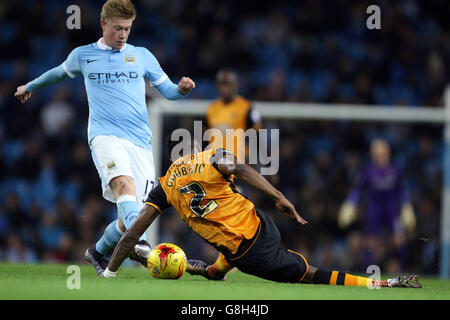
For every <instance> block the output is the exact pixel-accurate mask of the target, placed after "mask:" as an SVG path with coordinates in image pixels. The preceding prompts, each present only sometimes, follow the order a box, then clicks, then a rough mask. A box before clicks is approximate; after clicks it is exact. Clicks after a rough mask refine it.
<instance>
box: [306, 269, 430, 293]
mask: <svg viewBox="0 0 450 320" xmlns="http://www.w3.org/2000/svg"><path fill="white" fill-rule="evenodd" d="M301 282H303V283H313V284H329V285H343V286H359V287H368V288H373V287H390V288H394V287H402V288H421V287H422V285H421V283H420V281H419V278H418V277H417V276H415V275H412V276H408V277H406V276H398V277H395V278H392V279H387V280H376V279H371V278H366V277H360V276H355V275H351V274H349V273H346V272H341V271H327V270H323V269H318V268H316V267H313V266H309V268H308V271H307V272H306V275H305V277H304V279H303V280H302V281H301Z"/></svg>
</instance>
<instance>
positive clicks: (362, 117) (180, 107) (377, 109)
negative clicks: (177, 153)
mask: <svg viewBox="0 0 450 320" xmlns="http://www.w3.org/2000/svg"><path fill="white" fill-rule="evenodd" d="M211 102H212V101H210V100H195V99H188V100H182V101H169V100H166V99H160V98H156V99H154V100H151V101H150V102H149V105H148V110H149V118H150V124H151V127H152V134H153V139H152V147H153V155H154V162H155V173H156V177H159V176H160V175H161V173H162V172H161V161H162V157H161V153H162V151H163V141H164V137H163V136H162V135H163V118H164V116H165V115H174V116H204V115H205V112H206V109H207V107H208V105H209V104H210V103H211ZM253 106H254V108H255V109H257V110H258V111H259V112H260V113H261V117H262V118H263V119H264V118H270V119H290V120H347V121H366V122H390V123H392V122H394V123H433V124H442V125H443V128H444V129H443V142H444V158H443V170H442V172H443V186H442V187H443V188H442V190H443V191H442V205H441V208H442V209H441V221H440V226H441V230H440V231H441V237H440V277H441V278H443V279H448V278H449V277H450V85H449V86H447V88H446V90H445V92H444V108H436V107H426V106H410V107H408V106H402V107H398V106H373V105H357V104H351V105H350V104H323V103H293V102H261V101H256V102H253ZM151 228H152V229H151V230H155V231H156V230H158V221H155V223H154V225H152V227H151ZM157 237H158V235H157V232H153V231H151V232H150V233H149V239H150V240H151V241H152V240H153V242H152V243H155V244H156V243H157V241H158V238H157Z"/></svg>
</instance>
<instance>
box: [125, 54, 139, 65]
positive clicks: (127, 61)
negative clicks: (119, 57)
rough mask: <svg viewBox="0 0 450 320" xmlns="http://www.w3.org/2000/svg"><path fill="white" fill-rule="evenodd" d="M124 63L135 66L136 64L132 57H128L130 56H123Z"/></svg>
mask: <svg viewBox="0 0 450 320" xmlns="http://www.w3.org/2000/svg"><path fill="white" fill-rule="evenodd" d="M125 62H126V63H127V64H135V63H136V60H135V59H134V57H133V56H130V55H128V54H127V55H126V56H125Z"/></svg>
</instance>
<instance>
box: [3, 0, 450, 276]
mask: <svg viewBox="0 0 450 320" xmlns="http://www.w3.org/2000/svg"><path fill="white" fill-rule="evenodd" d="M376 3H378V4H379V5H380V8H381V29H380V30H369V29H367V27H366V19H367V17H368V14H366V8H367V7H368V6H369V5H370V4H373V3H372V2H370V3H369V2H368V1H350V0H337V1H318V0H306V1H294V0H292V1H275V2H272V1H270V2H269V1H263V0H261V1H258V2H251V1H236V0H229V1H208V0H198V1H194V0H189V1H186V0H153V1H137V0H135V1H134V4H135V6H136V8H137V11H138V16H137V19H136V21H135V23H134V24H133V28H132V32H131V35H130V40H129V42H130V43H132V44H134V45H142V46H145V47H147V48H148V49H149V50H151V51H152V52H153V53H154V54H155V56H156V57H157V58H158V60H159V62H160V63H161V65H162V67H163V69H164V70H165V71H166V73H167V74H169V75H170V77H171V78H172V81H174V82H177V81H178V80H179V78H180V77H181V76H183V75H188V76H189V77H191V78H192V79H194V80H195V82H196V88H195V90H194V91H193V92H192V94H191V96H190V98H193V99H194V98H195V99H213V98H216V97H217V91H216V88H215V83H214V78H215V74H216V72H217V70H219V69H220V68H223V67H231V68H232V69H234V70H235V71H236V72H237V73H238V75H239V93H240V94H242V95H243V96H245V97H246V98H248V99H250V100H252V101H291V102H324V103H347V104H370V105H373V107H374V108H376V105H388V106H392V107H396V106H411V107H415V106H428V107H442V103H443V101H442V97H443V92H444V88H445V85H446V84H447V83H448V82H449V79H450V72H449V61H450V59H449V57H450V28H449V24H450V22H449V20H448V17H447V13H448V12H450V10H449V9H450V8H449V3H448V2H446V1H437V0H428V1H416V0H399V1H391V2H389V1H376ZM71 4H76V5H78V6H79V7H80V9H81V21H82V22H81V29H80V30H69V29H67V27H66V19H67V17H68V16H69V15H68V14H66V8H67V7H68V6H69V5H71ZM102 4H103V2H102V1H98V2H90V1H77V0H74V1H57V0H45V1H39V0H17V1H9V2H2V3H0V30H1V33H2V41H1V42H0V119H1V120H0V260H4V261H13V262H20V261H22V262H36V261H61V262H63V261H81V260H82V256H83V253H84V250H85V249H86V248H87V246H88V245H90V244H92V243H93V242H94V241H95V240H96V239H98V237H99V235H100V234H101V232H102V231H103V228H104V227H105V226H106V224H107V223H108V222H109V221H111V220H113V219H114V217H115V216H116V214H117V212H116V207H115V206H114V205H113V204H110V203H109V202H107V201H106V200H104V199H103V198H102V197H101V186H100V179H99V177H98V173H97V171H96V169H95V167H94V165H93V163H92V161H91V157H90V155H89V153H90V149H89V147H88V143H87V134H86V131H87V118H88V112H89V111H88V105H87V100H86V95H85V91H84V85H83V79H82V77H81V76H79V77H77V79H75V80H72V79H68V80H66V81H65V82H64V83H62V84H60V85H57V86H52V87H49V88H45V89H42V90H40V91H39V92H36V93H33V96H32V98H31V100H30V101H29V102H27V103H26V104H25V105H22V104H20V103H19V102H18V101H17V100H15V99H14V97H13V94H14V91H15V88H16V87H17V86H18V85H21V84H24V83H26V82H28V81H31V80H32V79H34V78H35V77H37V76H39V75H40V74H41V73H43V72H45V71H46V70H48V69H50V68H52V67H54V66H57V65H59V64H61V63H62V62H63V61H64V60H65V59H66V57H67V55H68V54H69V52H70V51H71V50H72V49H73V48H74V47H76V46H79V45H84V44H88V43H92V42H95V41H97V40H98V38H100V37H101V29H100V25H99V13H100V8H101V5H102ZM150 93H151V91H149V96H148V99H149V106H150V108H151V100H152V96H151V94H150ZM191 120H193V119H191V118H184V119H178V118H167V117H166V118H165V132H166V134H168V133H169V132H170V130H172V129H175V128H177V127H182V126H186V125H189V123H192V122H190V121H191ZM263 124H264V126H265V127H268V128H280V130H281V138H280V168H281V169H280V171H279V175H278V176H271V177H268V179H269V180H270V181H271V182H272V183H274V184H275V185H276V186H277V187H278V188H279V189H280V190H282V191H283V192H284V193H285V194H286V195H287V196H288V198H289V199H291V200H292V201H293V202H294V203H295V204H296V206H297V208H298V210H299V212H301V213H302V214H303V215H304V217H305V219H307V220H308V221H310V225H309V226H308V227H304V228H302V227H299V226H297V225H295V224H294V223H292V222H291V221H290V220H289V219H288V218H286V217H284V216H280V215H278V214H277V213H276V212H275V210H274V206H273V203H271V202H270V201H268V200H267V199H265V198H264V197H263V196H262V195H261V194H258V193H257V192H254V191H252V190H247V189H246V188H245V187H244V191H245V192H246V193H247V194H248V196H249V197H250V199H252V200H254V201H255V203H256V204H257V205H258V206H259V207H261V208H262V209H263V210H265V211H267V212H269V213H271V215H272V217H273V218H274V219H275V220H276V222H277V223H278V225H279V228H280V231H281V233H282V237H283V240H284V242H283V243H284V244H285V245H286V246H288V247H290V248H296V249H299V250H302V251H303V253H304V254H305V255H306V256H308V257H309V259H310V263H311V264H314V265H318V266H324V267H326V266H330V267H331V266H336V267H341V268H343V269H347V270H349V271H360V272H364V271H365V270H362V269H361V260H360V259H361V250H362V246H363V244H364V234H362V233H361V228H360V224H359V222H357V223H355V224H353V225H352V226H351V228H350V229H349V230H340V229H339V227H338V225H337V222H336V220H337V213H338V211H339V207H340V205H341V204H342V202H343V201H344V200H345V197H346V195H347V192H348V190H349V188H350V186H351V185H352V183H353V182H354V181H355V179H356V175H357V173H358V172H359V169H360V168H361V166H363V165H364V164H365V163H366V162H367V161H368V159H369V154H368V145H369V143H370V141H371V139H373V138H375V137H378V136H381V137H384V138H386V139H387V140H388V141H389V142H390V143H391V146H392V150H393V162H394V163H396V164H397V165H398V166H400V167H401V168H402V169H403V170H404V174H405V177H406V179H407V182H408V186H409V188H410V193H411V198H412V203H413V206H414V209H415V212H416V215H417V220H418V223H417V228H416V231H414V232H412V233H411V234H408V265H407V268H408V271H418V272H423V273H436V272H437V268H438V264H437V261H438V254H439V217H440V204H441V191H442V181H441V177H442V126H438V125H430V124H428V125H406V124H402V125H400V124H380V123H350V122H346V121H342V122H325V121H321V122H310V121H272V120H271V119H264V118H263ZM166 165H167V159H166ZM160 239H161V240H162V241H170V242H174V243H177V244H179V245H181V246H182V247H183V248H184V249H185V250H186V252H187V254H188V256H193V257H197V258H205V259H208V260H209V262H211V261H212V260H213V259H214V258H215V255H216V252H214V251H213V249H211V248H210V247H208V246H207V245H206V244H204V243H203V242H202V241H201V240H200V239H199V238H198V237H197V236H196V235H194V234H193V233H192V232H190V231H188V229H187V227H185V226H184V225H183V223H182V221H181V220H180V219H179V218H178V216H177V215H176V214H174V213H173V212H168V213H167V214H164V215H163V216H162V217H161V227H160ZM389 241H390V240H389V239H386V246H385V248H384V249H385V252H384V253H383V255H382V256H381V257H380V258H379V264H380V265H381V266H382V271H383V272H385V270H386V272H388V271H391V272H398V271H399V270H401V269H402V268H404V267H402V266H399V262H398V260H397V259H396V257H395V255H393V254H391V253H390V252H389V247H390V243H389ZM383 268H384V269H383Z"/></svg>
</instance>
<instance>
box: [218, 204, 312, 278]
mask: <svg viewBox="0 0 450 320" xmlns="http://www.w3.org/2000/svg"><path fill="white" fill-rule="evenodd" d="M256 212H257V214H258V217H259V219H260V220H261V223H260V225H259V227H258V230H257V231H256V234H255V236H254V237H253V238H252V239H249V240H244V241H243V242H242V243H241V245H240V246H239V249H238V252H237V253H236V254H235V255H233V256H228V257H227V255H225V258H226V260H227V261H228V263H229V264H230V265H232V266H233V267H236V268H238V269H239V270H240V271H242V272H244V273H248V274H251V275H253V276H257V277H260V278H264V279H267V280H272V281H278V282H300V281H301V280H302V279H303V278H304V276H305V275H306V272H307V271H308V263H307V261H306V259H305V258H304V257H303V256H302V255H301V254H300V253H297V252H294V251H292V250H286V249H282V248H280V243H281V236H280V232H279V231H278V228H277V226H276V225H275V223H274V222H273V220H272V218H271V217H270V216H268V215H267V214H265V213H264V212H262V211H261V210H259V209H257V210H256Z"/></svg>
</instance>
